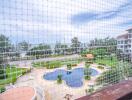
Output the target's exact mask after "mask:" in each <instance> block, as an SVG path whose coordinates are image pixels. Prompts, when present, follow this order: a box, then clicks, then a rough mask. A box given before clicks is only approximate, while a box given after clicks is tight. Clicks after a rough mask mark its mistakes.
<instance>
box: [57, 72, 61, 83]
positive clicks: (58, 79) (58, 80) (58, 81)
mask: <svg viewBox="0 0 132 100" xmlns="http://www.w3.org/2000/svg"><path fill="white" fill-rule="evenodd" d="M57 83H58V84H61V83H62V75H61V74H60V75H58V76H57Z"/></svg>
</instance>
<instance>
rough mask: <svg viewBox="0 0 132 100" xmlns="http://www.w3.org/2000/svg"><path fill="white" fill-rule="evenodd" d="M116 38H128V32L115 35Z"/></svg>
mask: <svg viewBox="0 0 132 100" xmlns="http://www.w3.org/2000/svg"><path fill="white" fill-rule="evenodd" d="M117 39H128V33H125V34H122V35H119V36H117Z"/></svg>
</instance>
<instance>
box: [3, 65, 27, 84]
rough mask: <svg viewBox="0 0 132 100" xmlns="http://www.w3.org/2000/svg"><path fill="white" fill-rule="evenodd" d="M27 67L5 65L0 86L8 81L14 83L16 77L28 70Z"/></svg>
mask: <svg viewBox="0 0 132 100" xmlns="http://www.w3.org/2000/svg"><path fill="white" fill-rule="evenodd" d="M28 71H29V69H26V68H16V67H7V68H6V74H7V77H6V78H5V79H0V86H4V85H6V84H9V83H14V82H15V81H16V80H17V77H18V76H20V75H23V74H25V73H26V72H28Z"/></svg>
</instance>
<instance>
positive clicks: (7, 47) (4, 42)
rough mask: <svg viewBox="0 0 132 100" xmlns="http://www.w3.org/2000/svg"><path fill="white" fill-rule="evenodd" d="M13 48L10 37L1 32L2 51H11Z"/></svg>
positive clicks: (0, 48) (0, 43)
mask: <svg viewBox="0 0 132 100" xmlns="http://www.w3.org/2000/svg"><path fill="white" fill-rule="evenodd" d="M10 48H11V43H10V40H9V38H8V37H6V36H5V35H3V34H1V35H0V52H9V50H10Z"/></svg>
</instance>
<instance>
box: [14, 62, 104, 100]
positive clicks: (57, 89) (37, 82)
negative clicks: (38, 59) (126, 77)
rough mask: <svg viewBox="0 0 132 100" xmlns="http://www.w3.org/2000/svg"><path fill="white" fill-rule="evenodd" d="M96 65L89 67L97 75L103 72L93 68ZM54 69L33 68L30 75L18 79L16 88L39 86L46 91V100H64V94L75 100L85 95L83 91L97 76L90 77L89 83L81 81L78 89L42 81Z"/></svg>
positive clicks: (82, 64)
mask: <svg viewBox="0 0 132 100" xmlns="http://www.w3.org/2000/svg"><path fill="white" fill-rule="evenodd" d="M83 66H84V63H80V64H78V66H77V67H73V69H74V68H80V67H83ZM95 66H96V65H95V64H92V65H91V68H93V69H96V70H97V71H98V72H99V73H102V72H103V70H100V69H98V68H96V67H95ZM56 69H66V67H65V66H63V67H61V68H56ZM54 70H55V69H45V68H43V69H36V68H34V69H33V70H32V72H31V73H29V74H28V75H25V76H22V77H20V78H19V79H18V80H17V82H16V84H15V85H16V86H34V87H36V86H41V87H42V89H43V90H44V91H47V92H46V93H45V98H50V99H47V100H65V99H64V97H65V95H66V94H71V95H72V98H71V100H74V99H76V98H79V97H81V96H85V95H86V92H85V90H86V89H88V87H89V85H90V84H91V83H93V84H94V83H95V79H96V77H97V76H94V77H91V80H90V81H86V80H83V81H84V82H83V83H84V84H83V86H81V87H78V88H73V87H69V86H67V85H66V83H65V82H64V81H63V83H62V84H57V81H48V80H44V79H43V75H44V74H46V73H48V72H52V71H54ZM26 76H27V77H29V76H30V77H32V79H31V80H27V79H26V81H24V77H26ZM46 94H48V97H46V96H47V95H46Z"/></svg>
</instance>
